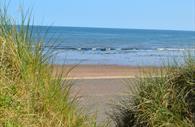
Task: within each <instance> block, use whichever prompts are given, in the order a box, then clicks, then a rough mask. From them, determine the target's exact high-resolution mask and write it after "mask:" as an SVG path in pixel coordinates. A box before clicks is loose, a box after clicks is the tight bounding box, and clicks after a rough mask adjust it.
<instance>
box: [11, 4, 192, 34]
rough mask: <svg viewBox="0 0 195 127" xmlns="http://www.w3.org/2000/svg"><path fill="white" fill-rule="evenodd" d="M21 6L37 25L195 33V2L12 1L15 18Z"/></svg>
mask: <svg viewBox="0 0 195 127" xmlns="http://www.w3.org/2000/svg"><path fill="white" fill-rule="evenodd" d="M20 5H22V6H23V7H25V9H28V8H31V9H32V10H33V16H34V24H36V25H56V26H80V27H109V28H137V29H172V30H195V0H11V3H10V5H9V10H10V12H11V15H12V16H14V17H15V18H16V17H18V16H19V12H20V11H19V10H20V9H19V7H20Z"/></svg>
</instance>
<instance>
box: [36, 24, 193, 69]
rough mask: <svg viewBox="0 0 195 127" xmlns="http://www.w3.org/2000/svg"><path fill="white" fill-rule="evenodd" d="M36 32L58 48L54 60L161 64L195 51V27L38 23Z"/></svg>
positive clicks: (178, 59) (37, 36)
mask: <svg viewBox="0 0 195 127" xmlns="http://www.w3.org/2000/svg"><path fill="white" fill-rule="evenodd" d="M33 33H34V34H33V35H34V37H35V38H36V39H38V38H40V37H44V39H45V40H44V41H45V49H47V48H48V47H52V48H53V49H54V53H55V57H53V59H52V61H51V63H54V64H114V65H131V66H161V65H165V64H166V63H168V62H169V64H171V63H173V60H176V61H178V62H179V63H183V57H184V54H185V53H187V52H191V53H192V54H193V55H194V54H195V32H194V31H168V30H140V29H110V28H81V27H44V26H36V27H34V28H33ZM45 33H46V34H45ZM53 45H55V46H53Z"/></svg>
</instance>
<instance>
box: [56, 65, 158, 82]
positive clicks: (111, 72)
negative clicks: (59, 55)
mask: <svg viewBox="0 0 195 127" xmlns="http://www.w3.org/2000/svg"><path fill="white" fill-rule="evenodd" d="M53 67H54V75H59V74H61V73H62V72H63V77H64V78H65V77H66V78H67V77H68V78H70V79H115V78H117V79H118V78H134V77H136V76H140V75H142V74H143V73H146V72H147V73H148V72H154V71H159V70H160V69H159V68H157V67H132V66H118V65H63V66H62V65H53Z"/></svg>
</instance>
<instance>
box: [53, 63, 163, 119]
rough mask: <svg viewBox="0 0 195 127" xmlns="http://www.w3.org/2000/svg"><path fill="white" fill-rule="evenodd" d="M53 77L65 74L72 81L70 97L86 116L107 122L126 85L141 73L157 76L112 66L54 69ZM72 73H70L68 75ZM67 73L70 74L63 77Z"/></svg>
mask: <svg viewBox="0 0 195 127" xmlns="http://www.w3.org/2000/svg"><path fill="white" fill-rule="evenodd" d="M54 70H55V72H54V74H55V75H56V74H57V75H58V74H59V72H64V74H63V76H64V78H67V77H68V79H73V80H72V82H73V87H72V91H71V95H72V96H79V97H81V98H80V99H79V103H80V104H81V106H82V107H85V111H86V113H88V114H96V115H97V121H98V122H102V121H104V120H105V119H107V117H108V116H107V115H106V113H108V112H109V111H110V110H111V106H110V104H112V103H117V102H118V100H119V98H121V97H124V96H125V94H124V92H126V91H127V90H128V89H127V87H126V85H127V84H126V83H125V82H126V81H127V80H128V81H130V82H129V85H134V83H132V82H133V81H134V80H135V77H137V76H140V75H141V74H143V72H147V73H148V72H154V71H155V72H156V71H159V70H160V69H159V68H154V67H142V68H139V67H130V66H115V65H79V66H74V65H64V66H59V65H54ZM68 70H69V71H68ZM70 70H71V71H70ZM66 72H69V73H66Z"/></svg>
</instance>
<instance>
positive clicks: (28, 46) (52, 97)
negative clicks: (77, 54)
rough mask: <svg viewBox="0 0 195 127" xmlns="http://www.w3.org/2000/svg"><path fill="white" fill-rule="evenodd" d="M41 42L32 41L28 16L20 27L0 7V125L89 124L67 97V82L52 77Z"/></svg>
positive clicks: (80, 126) (78, 126)
mask: <svg viewBox="0 0 195 127" xmlns="http://www.w3.org/2000/svg"><path fill="white" fill-rule="evenodd" d="M43 49H44V43H43V42H41V41H39V42H35V40H33V38H32V30H31V29H30V17H28V16H26V15H22V22H21V24H20V27H18V26H16V25H15V24H14V20H13V19H11V18H9V16H8V15H7V9H6V8H1V9H0V126H4V127H22V126H27V127H28V126H31V127H37V126H44V127H92V126H94V127H95V126H97V125H96V123H95V122H93V121H95V120H93V119H89V117H87V116H86V115H84V114H83V112H82V110H80V109H78V106H77V104H76V99H75V98H72V97H70V96H69V93H70V89H71V84H70V82H67V81H63V80H62V78H61V77H58V78H57V79H55V80H54V78H53V77H52V72H53V70H52V67H51V65H49V64H48V61H49V56H50V55H51V54H46V53H44V51H43Z"/></svg>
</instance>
